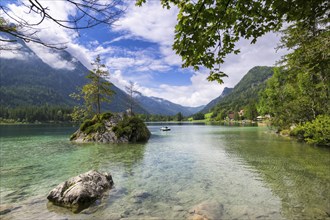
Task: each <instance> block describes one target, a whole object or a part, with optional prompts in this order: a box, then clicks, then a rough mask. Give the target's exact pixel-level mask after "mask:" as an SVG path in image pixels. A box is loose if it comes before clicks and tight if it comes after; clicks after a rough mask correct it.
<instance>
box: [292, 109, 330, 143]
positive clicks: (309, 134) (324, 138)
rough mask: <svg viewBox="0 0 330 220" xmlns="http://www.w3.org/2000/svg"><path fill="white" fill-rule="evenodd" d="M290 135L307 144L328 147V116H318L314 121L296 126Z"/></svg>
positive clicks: (329, 137)
mask: <svg viewBox="0 0 330 220" xmlns="http://www.w3.org/2000/svg"><path fill="white" fill-rule="evenodd" d="M291 135H293V136H296V137H298V138H303V139H304V140H305V141H306V142H307V143H309V144H316V145H325V146H330V116H329V115H319V116H317V117H316V119H315V120H313V121H311V122H306V123H305V124H302V125H299V126H297V127H296V128H295V129H294V130H293V131H292V132H291Z"/></svg>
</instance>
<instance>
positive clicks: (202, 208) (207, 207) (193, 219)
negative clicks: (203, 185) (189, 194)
mask: <svg viewBox="0 0 330 220" xmlns="http://www.w3.org/2000/svg"><path fill="white" fill-rule="evenodd" d="M223 212H224V209H223V205H222V204H221V203H219V202H218V201H215V200H208V201H204V202H202V203H200V204H198V205H196V206H194V207H193V208H192V209H191V210H189V214H190V216H189V220H220V219H221V218H222V215H223Z"/></svg>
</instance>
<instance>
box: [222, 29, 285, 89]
mask: <svg viewBox="0 0 330 220" xmlns="http://www.w3.org/2000/svg"><path fill="white" fill-rule="evenodd" d="M279 40H280V36H279V35H278V34H276V33H268V34H266V35H264V36H263V37H261V38H259V39H258V41H257V43H256V44H250V41H248V40H241V41H239V42H238V44H237V48H240V50H241V53H239V54H238V55H233V54H232V55H229V56H228V57H227V58H226V60H225V63H224V64H223V65H222V70H223V71H224V72H225V73H227V74H228V75H229V77H228V78H224V81H225V83H226V84H227V85H228V86H229V87H234V86H235V85H236V84H237V83H238V82H239V81H240V80H241V79H242V77H243V76H244V75H245V74H246V73H247V72H248V71H249V70H250V69H252V68H253V67H255V66H274V65H275V63H276V61H278V60H279V59H280V58H281V56H283V55H284V54H286V53H287V51H286V50H279V51H277V52H276V50H275V48H276V47H277V44H278V42H279Z"/></svg>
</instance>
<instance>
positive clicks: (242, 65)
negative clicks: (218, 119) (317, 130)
mask: <svg viewBox="0 0 330 220" xmlns="http://www.w3.org/2000/svg"><path fill="white" fill-rule="evenodd" d="M6 2H7V3H8V4H7V7H8V8H10V10H12V11H13V12H14V13H15V15H17V16H21V17H23V18H25V19H27V20H29V21H31V22H33V21H38V19H39V17H38V15H35V14H34V15H33V14H27V8H26V7H24V6H21V5H19V4H17V3H16V4H15V3H13V2H15V1H6ZM41 2H43V3H44V4H47V6H48V8H49V10H50V11H51V12H52V13H54V14H55V15H56V16H57V17H60V18H64V19H65V18H67V17H68V16H70V15H74V14H75V13H76V11H75V8H73V7H71V6H70V5H68V4H67V3H66V2H65V1H63V0H56V1H55V0H54V1H47V0H41ZM134 4H135V1H133V0H131V1H127V2H126V5H125V12H124V14H123V15H122V16H121V17H120V19H119V20H118V21H117V22H115V23H114V25H113V26H112V27H108V26H97V27H94V28H92V29H88V30H85V31H80V32H79V33H77V32H75V31H73V30H68V29H63V28H60V27H59V26H58V25H56V24H54V23H53V22H51V21H44V22H43V23H42V24H41V25H40V26H38V28H39V33H38V37H40V39H42V40H44V41H46V42H58V43H63V42H65V43H66V46H67V50H68V51H69V52H70V53H71V54H72V55H73V56H75V57H76V58H77V59H78V60H80V61H81V62H82V63H83V64H84V65H85V66H86V67H88V68H90V67H91V66H90V62H91V61H92V60H93V59H94V58H95V56H97V55H100V56H101V59H102V61H103V62H104V63H105V64H106V65H107V67H108V69H109V72H110V80H111V81H112V82H113V83H114V84H115V85H117V86H118V87H120V88H124V87H125V85H127V84H128V82H129V81H133V82H135V83H136V84H137V87H138V90H139V91H140V92H141V93H143V94H144V95H146V96H156V97H160V98H164V99H167V100H170V101H172V102H174V103H178V104H181V105H185V106H199V105H205V104H207V103H208V102H210V101H211V100H212V99H214V98H216V97H218V96H219V95H220V94H221V92H222V90H223V88H224V87H233V86H235V84H237V83H238V82H239V80H240V79H241V78H242V77H243V76H244V74H246V73H247V71H248V70H249V69H251V68H252V67H254V66H257V65H259V66H264V65H266V66H271V65H274V64H275V62H276V61H277V60H279V59H280V57H281V56H282V55H283V54H284V52H285V51H278V52H276V50H275V47H276V45H277V43H278V40H279V36H278V35H277V34H274V33H271V34H267V35H266V36H264V37H262V38H260V39H259V40H258V41H257V43H256V44H254V45H250V44H249V41H247V40H244V41H240V42H239V44H238V45H237V47H238V48H240V49H241V53H240V54H239V55H230V56H229V57H228V58H227V59H226V62H225V64H224V65H223V66H222V68H223V70H224V71H225V72H226V73H227V74H228V75H229V77H228V78H225V79H224V82H225V83H224V84H221V85H220V84H218V83H216V82H208V81H207V80H206V77H207V76H208V70H205V69H201V70H200V71H198V72H196V71H193V70H192V69H190V68H186V69H182V68H181V58H180V57H179V56H178V55H176V54H175V52H174V51H173V50H172V47H171V45H172V43H173V37H174V26H175V24H176V15H177V12H178V10H177V9H176V8H171V9H170V10H167V9H163V8H162V7H161V6H160V4H159V2H158V1H150V2H149V3H147V4H145V5H144V6H143V7H136V6H135V5H134ZM0 16H5V15H3V14H2V15H1V14H0ZM27 45H28V46H29V47H30V48H31V49H32V50H33V51H34V52H35V53H36V54H37V55H38V56H39V57H40V58H41V59H42V60H43V61H44V62H45V63H47V64H49V65H51V66H52V67H54V68H62V69H63V68H67V69H72V68H74V65H72V64H71V63H69V62H67V61H64V60H61V58H60V56H58V55H56V53H51V52H50V50H49V49H48V48H46V47H42V46H40V45H35V44H33V43H28V44H27ZM1 56H2V57H5V58H8V59H12V58H19V59H25V58H27V56H28V55H27V54H24V53H21V54H19V53H15V54H13V53H10V52H3V53H2V54H1Z"/></svg>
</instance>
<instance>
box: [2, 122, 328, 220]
mask: <svg viewBox="0 0 330 220" xmlns="http://www.w3.org/2000/svg"><path fill="white" fill-rule="evenodd" d="M170 126H171V128H172V130H171V131H170V132H161V131H160V130H159V128H160V127H161V125H159V126H158V125H150V126H149V129H150V130H151V132H152V137H151V139H150V140H149V142H148V143H146V144H128V145H104V144H83V145H77V144H72V143H70V142H69V140H68V137H69V135H70V134H71V133H72V132H73V131H74V130H75V128H74V127H68V126H49V125H48V126H45V125H36V126H31V125H29V126H27V125H21V126H17V125H15V126H0V135H1V137H0V138H1V139H0V141H1V148H0V157H1V162H0V168H1V170H0V175H1V179H0V186H1V191H0V193H1V195H0V199H1V200H0V201H1V209H2V210H4V209H6V208H11V209H13V210H12V211H11V212H9V213H7V214H2V215H0V218H2V219H120V218H122V217H123V218H131V219H137V218H141V219H149V218H152V219H153V218H160V219H187V218H188V217H189V212H188V211H189V209H191V208H192V207H194V206H195V205H197V204H199V203H201V202H203V201H206V200H216V201H218V202H220V203H221V204H223V206H224V214H223V219H330V217H329V215H330V150H329V149H325V148H316V147H312V146H308V145H304V144H301V143H296V142H295V141H291V140H290V139H285V138H282V137H278V136H276V135H273V134H271V133H269V132H268V131H267V128H258V127H229V126H209V125H208V126H206V125H170ZM90 169H97V170H100V171H107V172H111V173H112V176H113V179H114V182H115V187H114V189H112V190H111V191H110V194H109V196H107V197H105V198H104V199H103V200H102V201H101V202H100V203H99V204H96V205H95V206H93V207H91V208H90V209H88V210H85V211H83V212H82V213H79V214H72V213H71V212H69V211H68V210H66V209H64V208H60V207H55V206H53V205H51V204H49V203H48V202H47V200H46V196H47V193H48V192H49V191H50V190H51V189H52V188H54V187H55V186H56V185H57V184H59V183H61V182H62V181H64V180H66V179H68V178H70V177H72V176H76V175H78V174H80V173H83V172H86V171H88V170H90ZM139 192H147V193H148V194H149V196H148V197H147V198H145V199H142V200H138V199H136V197H134V195H136V194H137V193H139ZM327 213H329V214H327Z"/></svg>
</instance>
